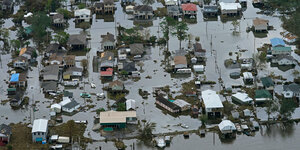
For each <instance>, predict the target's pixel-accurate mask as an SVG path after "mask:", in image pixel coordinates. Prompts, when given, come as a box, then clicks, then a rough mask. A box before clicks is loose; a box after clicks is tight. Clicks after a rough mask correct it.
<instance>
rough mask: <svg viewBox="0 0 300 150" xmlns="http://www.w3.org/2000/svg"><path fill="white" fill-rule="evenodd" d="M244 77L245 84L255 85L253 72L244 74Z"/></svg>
mask: <svg viewBox="0 0 300 150" xmlns="http://www.w3.org/2000/svg"><path fill="white" fill-rule="evenodd" d="M243 77H244V82H245V84H252V83H253V80H254V78H253V75H252V73H251V72H244V73H243Z"/></svg>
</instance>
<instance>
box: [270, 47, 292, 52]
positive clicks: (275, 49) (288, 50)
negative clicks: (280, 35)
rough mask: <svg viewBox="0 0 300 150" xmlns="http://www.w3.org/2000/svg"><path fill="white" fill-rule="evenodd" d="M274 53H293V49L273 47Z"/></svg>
mask: <svg viewBox="0 0 300 150" xmlns="http://www.w3.org/2000/svg"><path fill="white" fill-rule="evenodd" d="M272 51H286V52H290V51H292V48H291V47H272Z"/></svg>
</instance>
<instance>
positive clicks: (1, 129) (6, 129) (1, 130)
mask: <svg viewBox="0 0 300 150" xmlns="http://www.w3.org/2000/svg"><path fill="white" fill-rule="evenodd" d="M0 134H4V135H6V136H10V135H11V128H10V126H8V125H6V124H1V125H0Z"/></svg>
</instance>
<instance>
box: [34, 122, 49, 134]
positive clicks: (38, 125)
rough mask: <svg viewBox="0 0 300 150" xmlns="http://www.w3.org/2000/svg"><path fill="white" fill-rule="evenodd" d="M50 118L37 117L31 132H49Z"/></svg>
mask: <svg viewBox="0 0 300 150" xmlns="http://www.w3.org/2000/svg"><path fill="white" fill-rule="evenodd" d="M47 128H48V120H46V119H36V120H34V122H33V126H32V130H31V133H34V132H47Z"/></svg>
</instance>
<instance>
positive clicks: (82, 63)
mask: <svg viewBox="0 0 300 150" xmlns="http://www.w3.org/2000/svg"><path fill="white" fill-rule="evenodd" d="M88 63H89V62H88V60H87V59H82V60H81V66H82V67H83V70H86V69H87V66H88Z"/></svg>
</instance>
